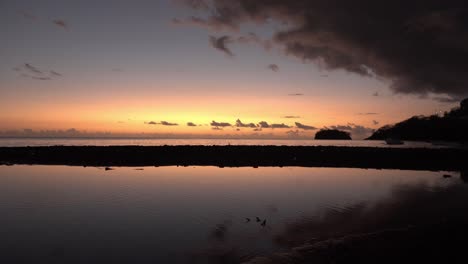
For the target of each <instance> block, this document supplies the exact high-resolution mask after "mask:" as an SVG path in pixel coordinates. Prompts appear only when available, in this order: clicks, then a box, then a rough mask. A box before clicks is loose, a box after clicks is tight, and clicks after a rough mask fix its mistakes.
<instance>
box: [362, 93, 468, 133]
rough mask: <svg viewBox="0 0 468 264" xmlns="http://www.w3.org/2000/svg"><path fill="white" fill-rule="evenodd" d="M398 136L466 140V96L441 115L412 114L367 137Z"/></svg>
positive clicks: (467, 112)
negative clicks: (455, 106) (457, 104)
mask: <svg viewBox="0 0 468 264" xmlns="http://www.w3.org/2000/svg"><path fill="white" fill-rule="evenodd" d="M387 138H398V139H402V140H412V141H456V142H467V141H468V98H467V99H464V100H463V101H461V103H460V106H459V107H457V108H454V109H452V110H451V111H450V112H445V113H444V115H443V116H439V115H431V116H414V117H411V118H409V119H407V120H405V121H402V122H400V123H397V124H395V125H392V126H389V125H388V126H384V127H381V128H379V129H378V130H377V131H376V132H375V133H374V134H373V135H372V136H370V137H369V138H367V139H377V140H384V139H387Z"/></svg>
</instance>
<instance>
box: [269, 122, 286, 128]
mask: <svg viewBox="0 0 468 264" xmlns="http://www.w3.org/2000/svg"><path fill="white" fill-rule="evenodd" d="M270 127H271V128H291V127H290V126H288V125H285V124H284V123H281V124H271V125H270Z"/></svg>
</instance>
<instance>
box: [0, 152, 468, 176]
mask: <svg viewBox="0 0 468 264" xmlns="http://www.w3.org/2000/svg"><path fill="white" fill-rule="evenodd" d="M467 157H468V149H456V148H437V149H436V148H434V149H427V148H372V147H335V146H50V147H0V164H4V165H9V164H44V165H75V166H102V167H115V166H179V165H180V166H219V167H242V166H249V167H256V166H280V167H281V166H303V167H348V168H386V169H414V170H457V171H461V170H466V169H467V168H468V163H467V162H466V160H467Z"/></svg>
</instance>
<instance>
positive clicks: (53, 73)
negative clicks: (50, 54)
mask: <svg viewBox="0 0 468 264" xmlns="http://www.w3.org/2000/svg"><path fill="white" fill-rule="evenodd" d="M49 73H50V75H53V76H57V77H62V74H61V73H58V72H56V71H49Z"/></svg>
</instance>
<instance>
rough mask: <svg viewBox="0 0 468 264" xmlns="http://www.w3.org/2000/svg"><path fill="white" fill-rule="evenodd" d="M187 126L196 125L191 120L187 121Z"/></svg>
mask: <svg viewBox="0 0 468 264" xmlns="http://www.w3.org/2000/svg"><path fill="white" fill-rule="evenodd" d="M187 126H189V127H196V126H197V125H196V124H195V123H193V122H187Z"/></svg>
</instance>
